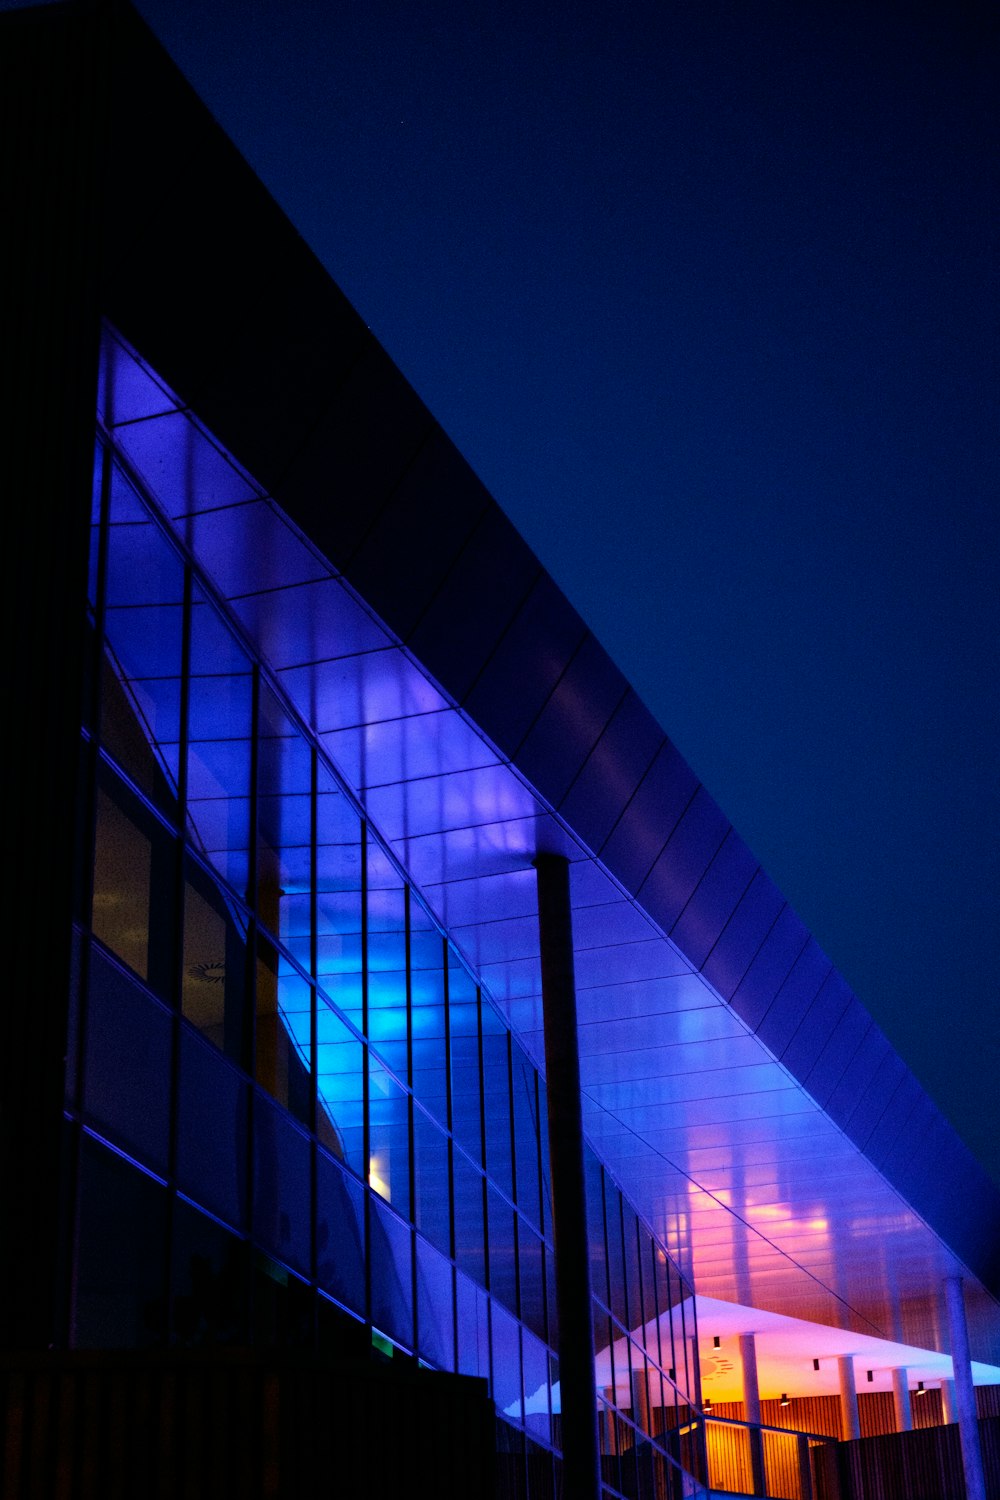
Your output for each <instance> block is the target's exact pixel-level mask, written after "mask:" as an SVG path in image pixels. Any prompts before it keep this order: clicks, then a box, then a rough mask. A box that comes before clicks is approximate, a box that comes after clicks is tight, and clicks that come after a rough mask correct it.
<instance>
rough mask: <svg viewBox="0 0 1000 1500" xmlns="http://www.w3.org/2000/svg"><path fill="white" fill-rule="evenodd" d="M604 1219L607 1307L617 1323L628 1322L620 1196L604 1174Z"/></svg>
mask: <svg viewBox="0 0 1000 1500" xmlns="http://www.w3.org/2000/svg"><path fill="white" fill-rule="evenodd" d="M604 1218H605V1225H606V1231H607V1245H608V1283H609V1287H608V1289H609V1292H610V1299H611V1300H610V1302H609V1304H608V1305H609V1307H610V1308H611V1311H612V1313H613V1314H614V1316H615V1317H616V1318H617V1319H618V1321H619V1323H622V1324H626V1325H627V1320H628V1312H627V1304H626V1301H625V1259H624V1253H623V1250H622V1195H621V1193H620V1192H619V1191H618V1188H617V1187H616V1186H615V1184H614V1183H613V1182H612V1180H611V1178H610V1177H609V1176H608V1175H607V1173H606V1172H605V1174H604Z"/></svg>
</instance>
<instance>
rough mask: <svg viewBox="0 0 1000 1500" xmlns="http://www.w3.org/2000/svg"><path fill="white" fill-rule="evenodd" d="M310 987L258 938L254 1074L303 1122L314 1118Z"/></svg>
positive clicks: (274, 950) (308, 1121)
mask: <svg viewBox="0 0 1000 1500" xmlns="http://www.w3.org/2000/svg"><path fill="white" fill-rule="evenodd" d="M311 1007H312V986H311V985H310V983H309V981H308V980H307V979H304V978H303V976H302V975H301V974H300V973H299V972H298V970H297V969H295V968H293V966H292V965H291V963H290V962H289V960H288V959H287V958H286V957H285V955H284V954H283V953H281V952H280V951H279V950H278V949H276V948H275V947H274V945H273V944H272V943H269V942H268V941H267V939H266V938H264V937H263V936H260V937H258V942H257V1029H256V1045H255V1072H256V1077H257V1082H258V1083H259V1084H261V1085H262V1086H263V1087H264V1088H266V1089H267V1091H268V1093H269V1094H270V1095H271V1096H272V1098H274V1099H277V1101H278V1103H279V1104H283V1105H284V1106H285V1108H286V1109H287V1110H290V1111H291V1113H292V1114H293V1115H295V1116H296V1118H297V1119H299V1120H301V1121H302V1122H303V1124H305V1125H308V1124H309V1123H310V1120H311V1098H310V1073H311V1070H312V1040H311V1029H312V1010H311Z"/></svg>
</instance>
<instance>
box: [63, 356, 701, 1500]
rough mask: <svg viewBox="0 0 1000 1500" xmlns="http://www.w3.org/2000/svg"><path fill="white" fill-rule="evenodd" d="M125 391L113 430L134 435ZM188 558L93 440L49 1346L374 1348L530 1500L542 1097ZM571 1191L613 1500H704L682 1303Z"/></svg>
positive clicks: (527, 1064) (537, 1416)
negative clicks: (478, 1414)
mask: <svg viewBox="0 0 1000 1500" xmlns="http://www.w3.org/2000/svg"><path fill="white" fill-rule="evenodd" d="M130 372H131V373H130ZM128 379H131V380H132V386H131V387H128V386H127V383H126V384H125V385H122V387H121V393H120V395H119V403H121V401H123V400H124V401H127V400H128V399H129V398H130V395H131V398H132V399H133V400H134V402H136V403H138V404H139V405H140V406H141V404H142V402H146V403H147V404H148V403H149V401H150V400H151V399H152V393H154V392H155V390H156V386H155V383H154V381H153V379H152V377H151V375H150V374H149V373H148V372H146V371H144V369H143V368H142V367H141V365H139V364H138V363H137V362H135V361H134V360H132V361H125V360H122V361H121V362H120V365H119V381H120V384H121V383H122V382H127V380H128ZM128 420H129V419H128V417H127V415H126V417H125V422H126V425H127V422H128ZM176 421H177V423H179V424H187V427H188V428H189V429H190V432H191V434H192V444H193V442H194V439H197V441H198V443H199V444H200V447H199V450H198V451H199V452H204V451H205V450H206V440H205V437H204V435H203V434H201V433H200V430H199V429H198V428H197V425H196V423H195V421H194V419H193V418H192V417H191V416H190V415H189V414H187V413H181V412H178V413H177V416H176ZM183 448H184V445H183V444H182V443H179V444H175V445H174V447H173V449H171V450H170V451H167V452H165V453H164V463H165V464H166V463H170V462H173V461H174V459H175V457H176V454H177V453H179V452H182V451H183ZM212 451H216V450H212ZM216 456H217V458H218V462H219V465H220V466H222V465H224V463H225V462H226V460H225V458H224V456H223V455H221V454H218V453H217V455H216ZM193 468H194V466H192V472H193ZM237 479H239V482H240V483H244V484H248V483H249V481H245V480H244V479H242V477H240V476H238V471H237V470H236V469H235V468H233V469H232V479H231V482H232V483H233V484H236V483H237ZM192 482H193V481H192V479H191V473H190V472H189V473H188V475H187V476H186V477H185V476H183V475H182V476H180V477H178V478H177V480H176V483H177V484H178V485H181V486H183V485H185V484H191V483H192ZM204 482H205V481H204V479H203V480H202V485H203V486H204ZM202 492H203V491H202ZM244 498H245V497H244ZM225 503H226V502H225V499H224V498H223V499H221V500H220V501H219V504H220V506H224V504H225ZM268 514H269V515H270V516H271V518H272V520H273V518H274V511H273V509H270V508H269V511H268ZM262 545H264V546H266V545H267V542H266V539H264V540H263V542H262ZM195 555H196V549H192V548H191V539H190V535H186V534H185V528H184V526H183V525H182V524H181V523H179V522H176V521H175V522H173V523H170V522H168V521H167V520H166V519H165V518H164V516H163V513H162V511H161V509H160V508H159V507H158V505H157V502H156V500H155V499H154V498H153V497H152V496H151V495H149V494H147V493H144V492H143V490H142V487H141V485H140V484H139V482H138V481H137V480H136V478H135V475H134V471H133V470H132V469H131V467H130V464H129V459H128V453H127V446H126V445H123V444H122V442H121V441H120V435H119V434H118V433H117V432H116V431H115V430H114V429H109V428H107V427H105V426H104V425H103V424H102V425H101V427H100V430H99V433H98V441H97V446H96V455H95V467H94V486H93V494H92V546H91V568H90V599H89V618H88V622H87V627H86V628H87V631H88V638H89V641H90V663H91V670H90V673H89V675H88V680H87V688H86V701H85V702H84V704H83V711H82V740H81V765H82V785H83V787H84V789H85V790H84V796H83V798H82V805H84V806H85V807H86V809H87V817H86V819H85V827H84V828H83V829H82V831H81V837H80V859H79V880H78V898H77V950H76V951H77V955H78V962H77V971H76V972H77V982H76V985H75V995H74V1004H73V1025H72V1035H71V1047H70V1056H69V1059H68V1067H67V1096H66V1112H67V1118H68V1119H69V1120H70V1121H72V1122H73V1123H74V1125H75V1126H76V1127H77V1128H75V1129H74V1130H73V1132H72V1138H73V1140H74V1141H75V1143H76V1145H75V1160H74V1161H73V1163H72V1182H73V1194H72V1196H73V1204H74V1207H73V1233H72V1243H73V1246H74V1250H73V1256H72V1264H71V1265H69V1266H68V1267H67V1278H66V1289H65V1307H66V1324H67V1326H66V1339H67V1342H68V1343H69V1344H71V1345H73V1346H75V1347H79V1348H91V1347H132V1346H136V1345H162V1346H166V1345H174V1346H197V1345H201V1344H217V1343H229V1344H240V1343H254V1344H289V1345H299V1346H303V1345H305V1346H309V1347H313V1348H317V1349H320V1350H329V1351H330V1352H331V1353H360V1352H362V1351H368V1350H370V1349H371V1348H372V1346H374V1347H375V1348H376V1349H377V1350H379V1351H381V1352H382V1354H383V1355H385V1356H389V1357H394V1358H412V1359H416V1360H419V1361H422V1362H423V1363H425V1364H426V1365H428V1366H431V1367H434V1368H437V1369H442V1370H449V1371H458V1372H460V1373H464V1374H470V1375H475V1376H479V1377H482V1378H484V1379H486V1380H488V1381H489V1384H490V1390H491V1393H492V1396H493V1399H494V1402H495V1404H496V1408H497V1413H498V1419H499V1425H498V1432H499V1434H500V1436H499V1447H500V1453H501V1460H502V1470H503V1473H504V1474H505V1475H506V1479H507V1483H508V1488H509V1492H510V1493H512V1494H513V1493H523V1494H526V1495H528V1494H530V1495H532V1496H546V1495H551V1494H554V1493H556V1491H557V1485H558V1464H559V1458H558V1455H559V1430H560V1417H559V1371H558V1359H557V1348H558V1331H557V1328H556V1317H555V1291H554V1284H555V1283H554V1276H555V1266H554V1250H553V1243H552V1216H551V1201H550V1188H549V1168H548V1152H547V1129H546V1110H545V1087H544V1080H543V1079H541V1078H540V1077H539V1075H538V1072H537V1070H536V1068H535V1067H534V1065H533V1063H532V1062H531V1060H530V1059H529V1057H528V1055H527V1054H526V1052H525V1051H524V1050H523V1049H522V1047H521V1046H520V1044H519V1042H518V1040H517V1038H516V1037H515V1036H514V1035H512V1033H511V1032H510V1030H509V1028H508V1026H507V1024H506V1023H505V1021H504V1019H503V1018H502V1017H501V1015H500V1013H499V1011H498V1010H497V1009H496V1008H495V1007H494V1005H493V1004H492V1002H491V1000H490V998H489V996H488V995H487V994H486V993H485V992H484V990H483V988H482V986H481V984H480V983H479V982H477V978H476V976H475V975H474V974H473V973H472V972H470V970H469V968H468V967H467V966H466V964H465V963H464V961H463V960H462V958H461V957H460V956H459V954H458V952H457V950H456V948H455V947H454V946H453V944H452V942H450V941H449V938H448V935H447V934H446V933H444V932H443V931H442V930H441V929H440V927H439V926H438V924H437V923H436V921H435V920H434V918H433V917H432V915H431V914H430V912H429V911H428V909H427V907H426V905H425V904H424V903H423V901H422V899H421V896H420V893H419V891H418V890H416V889H415V888H414V886H413V885H412V883H411V882H410V881H408V879H407V878H406V875H405V872H403V871H402V870H401V869H400V868H399V866H398V864H397V863H396V861H395V859H394V858H393V857H392V856H391V855H390V853H389V852H388V850H387V848H386V846H385V845H384V844H383V843H382V842H381V841H380V839H379V837H378V835H377V833H376V832H375V830H374V829H373V828H372V827H371V826H370V824H369V823H368V822H367V820H366V818H365V816H364V813H363V811H362V810H361V809H360V808H359V806H358V805H357V804H356V803H355V801H354V800H353V799H352V797H351V795H350V794H349V792H348V790H347V789H346V787H345V786H344V785H343V784H342V783H341V781H340V780H339V778H338V775H337V772H336V770H335V768H334V766H333V765H332V764H331V763H330V761H329V760H328V758H327V756H326V753H325V748H324V746H323V744H322V743H321V741H320V740H319V739H317V737H315V736H314V735H312V734H311V733H310V732H309V731H308V730H307V728H306V726H305V725H304V724H303V722H302V721H301V719H300V718H299V716H298V714H297V712H296V711H295V709H294V708H293V706H292V705H291V703H290V701H288V700H287V699H286V698H285V696H284V695H283V693H282V691H281V688H280V686H279V684H278V682H277V680H276V679H275V677H274V675H273V674H271V673H270V671H269V669H268V668H267V667H266V665H265V664H264V663H263V662H262V660H261V659H259V658H258V657H257V656H256V655H255V653H254V650H253V649H252V648H251V646H250V645H249V644H248V636H247V634H246V632H245V630H244V628H243V626H242V625H241V622H240V620H239V619H238V618H237V616H236V614H235V613H234V611H233V610H232V608H231V607H230V606H228V605H226V604H224V603H223V602H221V601H220V600H219V599H218V598H217V597H216V595H215V593H214V591H213V588H212V586H211V585H210V584H209V582H208V581H207V579H206V578H205V577H204V576H202V574H201V571H200V569H199V567H198V564H197V562H196V561H195V560H194V558H195ZM257 561H258V562H259V559H258V560H257ZM233 566H234V568H236V567H238V566H240V558H239V557H234V560H233ZM246 566H247V567H248V568H252V567H254V566H256V563H255V561H254V559H249V560H247V562H246ZM586 1166H587V1175H588V1184H587V1186H588V1203H589V1214H590V1221H591V1223H590V1250H591V1269H592V1284H593V1293H594V1304H593V1305H594V1348H595V1358H596V1375H597V1387H598V1396H599V1408H600V1410H599V1429H600V1438H601V1449H602V1465H603V1473H604V1482H605V1486H606V1490H605V1492H606V1494H607V1495H609V1496H614V1495H617V1496H634V1495H649V1496H654V1495H655V1496H661V1495H670V1496H679V1495H689V1494H695V1493H700V1492H701V1486H700V1483H699V1481H698V1478H697V1476H698V1475H699V1473H700V1472H701V1460H700V1457H699V1454H700V1452H701V1449H700V1445H699V1434H698V1429H697V1425H696V1424H694V1423H693V1421H692V1407H693V1406H694V1405H695V1404H696V1402H697V1386H696V1380H697V1375H696V1372H695V1370H694V1369H693V1367H692V1358H693V1349H694V1347H695V1344H694V1332H695V1331H694V1329H693V1327H692V1326H689V1324H690V1320H691V1318H692V1316H693V1314H692V1308H693V1302H692V1300H691V1297H692V1293H691V1288H690V1287H689V1286H688V1285H687V1284H686V1283H685V1282H684V1281H683V1279H682V1278H681V1277H680V1275H679V1273H678V1272H677V1270H676V1269H675V1267H674V1265H673V1264H672V1262H671V1261H670V1260H669V1258H668V1256H667V1254H666V1251H665V1249H664V1246H663V1245H662V1243H660V1242H659V1241H658V1240H657V1239H656V1238H655V1237H654V1235H653V1234H652V1233H651V1231H650V1230H649V1228H648V1227H647V1226H646V1225H645V1224H644V1223H643V1222H642V1220H641V1219H639V1218H638V1217H637V1215H636V1212H635V1210H634V1209H633V1208H632V1207H631V1205H630V1204H629V1202H628V1201H627V1199H625V1198H624V1197H623V1195H622V1193H621V1191H620V1190H619V1188H618V1186H617V1185H616V1183H615V1181H614V1180H613V1178H612V1177H611V1175H610V1173H609V1172H608V1171H607V1170H606V1169H605V1168H604V1167H603V1166H602V1164H601V1162H600V1161H599V1160H598V1158H597V1156H596V1155H595V1154H593V1153H592V1152H590V1151H589V1149H588V1155H587V1163H586ZM685 1320H687V1323H686V1321H685Z"/></svg>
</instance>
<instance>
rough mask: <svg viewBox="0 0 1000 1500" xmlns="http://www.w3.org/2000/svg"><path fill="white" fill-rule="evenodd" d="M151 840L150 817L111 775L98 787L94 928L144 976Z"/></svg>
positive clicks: (151, 852) (147, 954)
mask: <svg viewBox="0 0 1000 1500" xmlns="http://www.w3.org/2000/svg"><path fill="white" fill-rule="evenodd" d="M152 865H153V845H152V839H151V837H150V830H149V827H148V820H147V819H145V818H142V817H141V814H140V810H139V807H138V804H137V803H135V802H134V800H133V799H132V798H130V797H129V796H128V794H127V792H126V791H125V789H124V788H123V787H120V786H117V785H115V784H114V783H113V782H111V781H110V779H109V780H108V781H107V782H106V785H105V786H104V787H99V788H98V792H97V839H96V844H95V848H94V905H93V917H92V926H93V929H94V933H95V935H96V936H97V937H99V938H100V939H101V942H102V943H106V944H107V946H108V947H109V948H111V949H112V950H113V952H115V953H117V955H118V957H119V958H121V959H123V960H124V961H125V963H127V964H128V966H129V968H130V969H134V970H135V972H136V973H137V974H138V975H139V977H140V978H141V979H148V978H149V893H150V885H151V882H152Z"/></svg>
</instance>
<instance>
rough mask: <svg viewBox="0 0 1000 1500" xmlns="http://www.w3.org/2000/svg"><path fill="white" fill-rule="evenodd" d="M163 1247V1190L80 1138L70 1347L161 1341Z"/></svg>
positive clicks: (120, 1346) (113, 1346)
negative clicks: (74, 1288) (78, 1204)
mask: <svg viewBox="0 0 1000 1500" xmlns="http://www.w3.org/2000/svg"><path fill="white" fill-rule="evenodd" d="M166 1243H167V1195H166V1193H165V1192H164V1190H163V1188H162V1187H160V1185H159V1184H158V1183H156V1182H154V1181H153V1180H152V1178H150V1177H147V1176H146V1175H145V1173H144V1172H140V1171H137V1170H136V1168H135V1167H132V1166H129V1165H128V1163H126V1162H124V1161H122V1160H121V1158H120V1157H118V1156H115V1155H114V1154H113V1152H111V1151H107V1150H105V1149H104V1148H103V1147H102V1146H99V1145H98V1144H97V1143H96V1142H95V1141H92V1140H90V1139H89V1137H87V1136H84V1137H83V1138H82V1140H81V1142H80V1214H79V1220H78V1225H77V1252H76V1277H75V1287H76V1297H75V1303H74V1313H75V1317H74V1330H73V1340H72V1342H73V1347H74V1348H76V1349H138V1348H145V1347H147V1346H149V1345H153V1344H160V1343H162V1342H163V1338H164V1333H165V1326H164V1325H165V1316H164V1315H165V1312H166V1253H165V1247H166Z"/></svg>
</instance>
